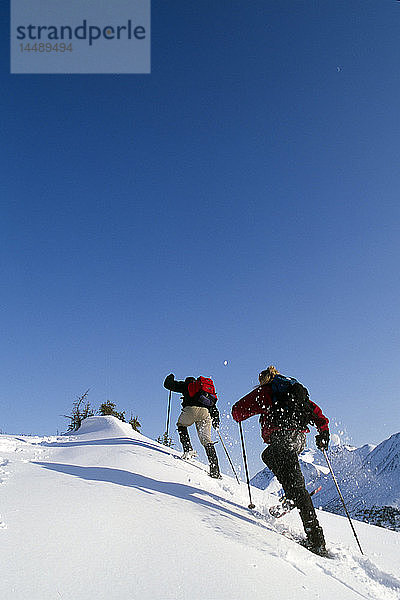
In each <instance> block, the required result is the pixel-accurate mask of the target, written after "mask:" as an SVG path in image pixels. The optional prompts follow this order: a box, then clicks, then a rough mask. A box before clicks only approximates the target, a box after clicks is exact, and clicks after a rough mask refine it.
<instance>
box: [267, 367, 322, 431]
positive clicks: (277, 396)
mask: <svg viewBox="0 0 400 600" xmlns="http://www.w3.org/2000/svg"><path fill="white" fill-rule="evenodd" d="M271 389H272V415H273V421H274V424H275V425H277V426H279V427H282V429H305V428H306V427H307V423H309V422H310V420H311V416H312V412H313V407H312V404H311V402H310V398H309V395H308V390H307V388H305V387H304V385H302V384H301V383H299V382H298V381H297V379H294V377H285V376H284V375H280V374H277V375H275V377H274V378H273V380H272V382H271Z"/></svg>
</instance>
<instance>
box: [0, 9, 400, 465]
mask: <svg viewBox="0 0 400 600" xmlns="http://www.w3.org/2000/svg"><path fill="white" fill-rule="evenodd" d="M1 11H2V14H1V16H2V19H1V20H2V22H3V36H2V41H1V45H2V48H1V49H2V52H1V59H0V60H1V63H0V64H1V87H0V111H1V113H0V114H1V125H0V126H1V141H2V143H1V147H0V152H1V196H0V198H1V200H0V201H1V220H0V234H1V236H0V251H1V263H0V268H1V280H2V310H1V316H0V327H1V337H2V344H1V362H0V365H1V374H2V377H1V381H2V385H1V390H0V403H1V406H2V416H1V422H0V428H1V429H2V430H3V431H6V432H9V433H21V432H25V433H38V434H45V433H48V434H52V433H55V432H56V430H59V431H63V430H65V427H66V420H65V419H63V417H62V416H61V415H63V414H67V413H68V411H69V410H70V408H71V405H72V402H73V401H74V400H75V399H76V398H77V396H79V395H80V394H82V393H83V392H84V391H85V390H86V389H88V388H90V393H89V399H90V400H91V402H92V403H93V405H94V406H98V405H99V404H100V403H101V402H103V401H105V400H107V399H110V400H112V401H113V402H115V403H116V404H117V406H118V407H120V408H121V409H126V411H127V413H128V414H129V413H130V411H131V410H132V411H133V412H134V413H135V414H138V415H139V417H140V419H141V421H142V424H143V427H142V431H143V433H145V434H146V435H148V436H150V437H156V436H157V435H159V434H161V433H162V431H163V430H164V427H165V425H164V423H165V413H166V403H167V392H166V390H164V388H163V387H162V382H163V379H164V377H165V376H166V375H167V374H168V373H169V372H174V373H175V374H176V376H177V377H178V378H184V377H185V376H187V375H195V376H196V375H198V374H203V375H209V376H212V377H213V378H214V380H215V384H216V387H217V391H218V393H219V396H220V409H221V412H222V413H224V414H226V413H229V406H230V404H232V403H234V402H235V401H236V400H237V399H238V398H240V397H241V396H242V395H244V394H245V393H247V392H248V391H249V390H250V389H251V387H252V386H253V385H254V384H255V383H256V380H257V373H258V372H259V370H260V369H261V368H263V367H265V365H267V364H270V363H275V364H276V365H277V366H278V368H279V369H280V370H281V371H282V372H284V373H287V374H289V375H291V376H294V377H297V378H298V379H300V380H301V381H302V382H303V383H304V384H305V385H306V386H307V387H308V388H309V390H310V392H311V397H312V398H313V399H314V401H316V402H317V403H318V404H320V406H321V407H322V408H323V410H324V412H325V413H326V414H327V416H328V417H330V418H331V420H332V423H333V428H332V429H333V430H334V431H336V430H343V431H345V432H346V436H347V440H348V441H351V442H352V443H354V444H355V445H361V444H363V443H366V442H372V443H378V442H380V441H382V440H383V439H385V438H386V437H389V435H391V434H392V433H395V432H397V431H399V428H400V419H399V405H398V395H399V392H398V390H399V389H400V377H399V367H398V366H399V347H400V345H399V325H400V319H399V310H398V304H399V301H398V296H399V291H400V286H399V277H398V261H399V245H400V244H399V217H400V208H399V207H400V203H399V189H400V174H399V155H400V119H399V106H400V3H399V2H395V1H393V2H392V1H383V0H379V1H371V0H359V1H356V0H345V1H338V2H328V1H322V0H318V1H316V2H312V3H311V2H309V1H305V0H304V1H298V0H296V2H295V1H293V0H291V1H284V0H280V1H279V2H273V1H269V0H268V1H267V0H263V1H258V0H254V1H253V2H251V3H248V2H244V1H243V0H241V1H238V0H230V1H229V2H225V1H221V2H218V3H215V2H211V1H208V0H204V1H203V2H201V3H200V4H199V3H198V2H192V1H191V0H190V1H188V2H185V3H183V4H181V3H179V6H178V3H166V2H159V1H155V0H153V2H152V74H151V75H120V76H118V75H115V76H112V75H82V76H81V75H75V76H74V75H72V76H63V75H40V76H29V75H10V74H9V51H8V39H7V35H8V27H7V23H8V14H7V12H6V9H5V7H4V6H2V8H1ZM224 361H228V364H227V365H226V366H225V365H224ZM178 414H179V397H178V396H177V395H176V396H175V398H174V407H173V412H172V417H173V421H174V420H175V419H176V417H177V415H178ZM335 423H337V424H338V425H337V426H336V425H335ZM223 426H224V427H225V432H226V435H227V437H229V438H230V437H233V438H234V437H235V436H236V429H235V428H234V427H232V426H231V424H230V423H229V420H227V419H226V417H224V420H223ZM246 427H247V435H248V437H249V440H250V441H249V443H250V445H251V444H252V443H253V438H254V444H256V443H257V444H258V424H257V421H256V419H255V418H254V419H253V420H252V421H251V422H249V423H247V424H246ZM255 440H257V442H256V441H255ZM260 448H261V446H260ZM257 451H258V450H257ZM257 460H258V459H257ZM260 464H261V463H260Z"/></svg>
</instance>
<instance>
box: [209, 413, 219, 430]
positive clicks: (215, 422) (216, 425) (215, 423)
mask: <svg viewBox="0 0 400 600" xmlns="http://www.w3.org/2000/svg"><path fill="white" fill-rule="evenodd" d="M211 422H212V426H213V427H214V429H219V415H215V416H214V417H212V419H211Z"/></svg>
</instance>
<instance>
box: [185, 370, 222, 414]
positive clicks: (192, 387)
mask: <svg viewBox="0 0 400 600" xmlns="http://www.w3.org/2000/svg"><path fill="white" fill-rule="evenodd" d="M188 392H189V396H190V397H191V398H193V399H194V400H196V402H198V403H199V404H201V405H202V406H205V407H206V408H210V407H211V406H215V405H216V403H217V400H218V398H217V394H216V393H215V387H214V383H213V380H212V379H210V378H209V377H198V378H197V379H196V381H191V382H190V383H189V384H188Z"/></svg>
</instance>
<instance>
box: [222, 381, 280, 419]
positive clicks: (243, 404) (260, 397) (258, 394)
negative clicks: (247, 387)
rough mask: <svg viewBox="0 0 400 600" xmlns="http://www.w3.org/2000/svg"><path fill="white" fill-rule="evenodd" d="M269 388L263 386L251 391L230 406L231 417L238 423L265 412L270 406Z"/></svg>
mask: <svg viewBox="0 0 400 600" xmlns="http://www.w3.org/2000/svg"><path fill="white" fill-rule="evenodd" d="M271 403H272V401H271V388H270V386H269V385H263V386H261V387H257V388H256V389H255V390H252V391H251V392H250V393H249V394H247V395H246V396H244V397H243V398H241V399H240V400H239V401H238V402H236V404H234V405H233V406H232V417H233V418H234V420H235V421H237V422H238V423H240V422H241V421H244V420H245V419H248V418H249V417H252V416H253V415H260V414H261V413H265V412H267V410H268V408H269V407H270V406H271Z"/></svg>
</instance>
